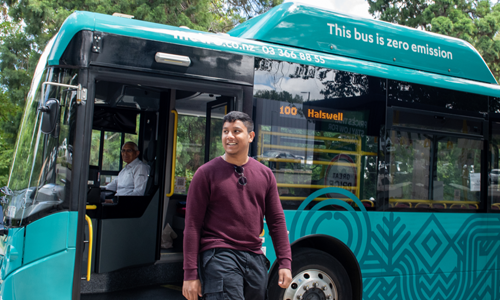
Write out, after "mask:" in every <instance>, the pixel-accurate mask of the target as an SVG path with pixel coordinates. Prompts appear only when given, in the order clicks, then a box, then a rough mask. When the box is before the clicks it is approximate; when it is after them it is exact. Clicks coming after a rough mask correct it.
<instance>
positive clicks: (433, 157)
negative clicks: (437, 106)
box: [385, 109, 483, 210]
mask: <svg viewBox="0 0 500 300" xmlns="http://www.w3.org/2000/svg"><path fill="white" fill-rule="evenodd" d="M393 124H394V125H396V126H397V127H398V128H397V129H395V128H393V129H392V130H390V131H389V134H388V138H387V139H386V153H387V157H388V160H387V162H388V164H387V165H386V166H385V168H386V169H387V173H388V176H387V177H386V181H385V182H386V184H387V191H388V197H389V206H390V207H392V208H420V209H468V210H476V209H478V208H479V204H480V195H481V175H480V174H481V155H482V150H483V140H482V139H481V134H482V126H483V123H482V122H481V121H480V120H477V119H469V118H465V117H460V116H452V117H449V116H446V117H445V116H439V115H433V114H431V113H427V114H422V113H419V112H416V113H415V112H410V111H399V110H398V109H395V110H394V111H393ZM413 128H418V129H424V130H427V129H428V131H419V130H418V129H417V130H413ZM431 130H432V131H431ZM444 131H447V132H450V134H448V135H447V134H445V133H444ZM471 133H472V134H471ZM461 134H463V135H461ZM465 134H466V135H465ZM473 135H475V136H473Z"/></svg>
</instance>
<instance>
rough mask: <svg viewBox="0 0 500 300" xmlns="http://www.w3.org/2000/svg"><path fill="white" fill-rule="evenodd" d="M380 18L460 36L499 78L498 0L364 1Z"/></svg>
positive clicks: (499, 27) (499, 17) (499, 16)
mask: <svg viewBox="0 0 500 300" xmlns="http://www.w3.org/2000/svg"><path fill="white" fill-rule="evenodd" d="M367 1H368V3H369V5H370V8H369V12H370V13H371V14H372V15H373V16H374V17H375V18H378V19H380V20H384V21H388V22H392V23H398V24H401V25H406V26H409V27H415V28H420V29H423V30H427V31H432V32H436V33H440V34H444V35H448V36H452V37H457V38H460V39H463V40H465V41H467V42H469V43H470V44H472V45H473V46H474V47H475V48H476V49H477V50H478V51H479V53H480V54H481V56H482V57H483V58H484V60H485V61H486V64H487V65H488V67H489V68H490V70H491V72H492V73H493V75H494V76H495V78H496V79H497V81H498V80H500V39H498V38H495V37H496V35H497V32H498V31H499V30H500V3H498V2H497V3H495V4H492V2H490V1H489V0H436V1H433V2H429V1H426V0H367Z"/></svg>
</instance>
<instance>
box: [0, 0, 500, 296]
mask: <svg viewBox="0 0 500 300" xmlns="http://www.w3.org/2000/svg"><path fill="white" fill-rule="evenodd" d="M232 110H238V111H243V112H246V113H248V114H249V115H251V116H252V118H253V120H254V121H255V131H256V138H255V140H254V142H253V143H252V144H251V149H250V153H249V155H250V156H251V157H253V158H254V159H256V160H258V161H260V162H261V163H263V164H264V165H266V166H268V167H269V168H270V169H271V170H272V171H273V173H274V175H275V176H276V180H277V183H278V190H279V194H280V198H281V201H282V205H283V209H284V211H285V217H286V221H287V226H288V231H289V239H290V243H291V247H292V252H293V274H292V275H293V282H292V284H291V285H290V287H289V288H287V289H280V288H279V287H278V286H277V284H276V283H277V280H276V276H277V270H276V265H275V264H272V265H271V268H270V270H269V290H268V293H269V299H271V300H278V299H279V300H292V299H309V300H312V299H337V300H347V299H356V300H360V299H365V300H371V299H408V300H410V299H436V300H439V299H481V300H482V299H500V285H498V280H499V278H500V268H499V261H500V236H499V232H500V182H499V176H500V175H499V174H500V86H499V85H498V84H497V82H496V80H495V78H494V76H493V75H492V73H491V71H490V70H489V69H488V67H487V65H486V63H485V62H484V60H483V59H482V58H481V56H480V55H479V53H478V52H477V51H476V50H475V49H474V48H473V47H472V46H471V45H470V44H468V43H466V42H464V41H462V40H459V39H455V38H451V37H446V36H442V35H437V34H433V33H429V32H424V31H421V30H415V29H411V28H407V27H402V26H398V25H394V24H390V23H385V22H380V21H375V20H368V19H363V18H358V17H353V16H347V15H343V14H340V13H336V12H331V11H327V10H324V9H320V8H317V7H314V6H308V5H305V4H299V3H293V2H288V3H285V4H282V5H279V6H277V7H275V8H273V9H271V10H269V11H268V12H267V13H265V14H263V15H260V16H257V17H255V18H253V19H251V20H249V21H247V22H245V23H243V24H241V25H239V26H237V27H235V28H234V29H233V30H232V31H230V32H229V33H228V34H223V33H219V34H216V33H206V32H198V31H194V30H190V29H189V28H183V27H182V28H181V27H172V26H166V25H161V24H153V23H148V22H144V21H138V20H133V19H130V18H123V17H118V16H109V15H102V14H97V13H89V12H74V13H73V14H71V15H70V16H69V17H68V19H67V20H66V21H65V22H64V24H63V25H62V27H61V29H60V30H59V32H58V33H57V35H56V36H55V37H54V38H53V39H52V40H51V41H50V42H49V43H48V45H47V46H46V48H45V50H44V51H43V54H42V56H41V59H40V61H39V63H38V66H37V68H36V72H35V75H34V77H33V82H32V84H31V89H30V92H29V94H28V96H27V101H26V108H25V112H24V117H23V119H22V123H21V126H20V129H19V135H18V139H17V144H16V149H15V153H14V161H13V165H12V169H11V173H10V177H9V183H8V187H5V188H3V189H2V191H3V192H4V195H3V197H2V207H3V213H4V226H5V230H4V234H3V236H2V238H1V239H0V240H1V243H0V248H1V250H2V254H3V255H2V259H1V284H0V289H1V292H0V299H2V300H11V299H12V300H14V299H16V300H24V299H51V300H53V299H92V298H91V297H93V296H94V295H95V294H99V293H109V292H114V291H120V290H126V289H129V288H132V287H136V286H155V285H165V284H174V283H178V282H181V281H182V275H183V273H182V261H183V257H182V239H183V228H184V216H185V207H186V194H187V191H188V190H189V184H190V182H191V179H192V176H193V174H194V172H195V171H196V170H197V168H198V167H199V166H201V165H202V164H203V163H205V162H207V161H209V160H210V159H212V158H214V157H217V156H219V155H221V154H223V148H222V145H221V141H220V136H221V128H222V127H221V126H222V124H221V122H222V117H223V116H224V114H226V113H227V112H228V111H232ZM127 141H134V142H136V143H137V145H138V147H139V150H140V157H139V158H140V159H141V160H142V161H143V162H144V163H146V164H148V165H149V167H150V173H149V177H148V182H147V187H146V191H145V194H144V195H142V196H115V197H114V198H113V201H104V202H103V201H102V200H101V189H102V187H103V186H105V185H106V184H107V183H109V182H111V181H112V180H113V178H115V177H116V176H117V175H118V173H119V172H120V170H121V169H122V168H123V167H124V162H123V161H122V159H121V156H120V148H121V146H122V145H123V144H124V143H125V142H127ZM264 221H265V220H264ZM261 239H262V249H263V252H264V253H265V254H266V256H267V257H268V258H269V260H270V261H271V262H274V261H275V258H276V257H275V252H274V250H273V246H272V241H271V239H270V237H269V236H268V232H267V228H266V226H265V223H264V228H263V232H262V234H261Z"/></svg>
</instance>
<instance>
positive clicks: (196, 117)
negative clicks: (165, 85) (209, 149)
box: [174, 90, 220, 195]
mask: <svg viewBox="0 0 500 300" xmlns="http://www.w3.org/2000/svg"><path fill="white" fill-rule="evenodd" d="M175 95H176V96H175V97H176V100H175V109H176V111H177V113H178V120H177V145H176V157H175V159H176V163H175V177H174V194H180V195H186V194H187V191H188V189H189V184H190V183H191V180H192V179H193V176H194V173H195V172H196V170H197V169H198V168H199V167H200V166H201V165H202V164H204V162H205V151H206V144H205V143H206V139H205V137H206V136H207V134H206V131H207V103H210V102H213V101H215V100H216V99H217V97H219V96H220V95H214V94H208V93H201V92H192V91H183V90H176V91H175ZM217 108H218V107H217ZM217 108H216V109H217ZM217 113H218V111H217V110H216V113H215V115H217Z"/></svg>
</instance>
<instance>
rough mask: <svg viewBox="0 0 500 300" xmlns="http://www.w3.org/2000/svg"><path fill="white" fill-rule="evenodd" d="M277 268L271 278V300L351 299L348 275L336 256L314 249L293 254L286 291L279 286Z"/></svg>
mask: <svg viewBox="0 0 500 300" xmlns="http://www.w3.org/2000/svg"><path fill="white" fill-rule="evenodd" d="M278 278H279V275H278V269H277V268H276V269H275V270H274V271H273V273H272V274H271V276H270V281H269V289H268V295H269V298H268V299H269V300H351V299H352V289H351V281H350V280H349V275H347V272H346V270H345V269H344V267H343V266H342V264H341V263H340V262H339V261H338V260H337V259H335V257H333V256H331V255H329V254H327V253H326V252H323V251H319V250H316V249H312V248H300V249H298V250H297V251H295V253H294V254H293V260H292V278H293V279H292V283H291V284H290V286H289V287H288V288H287V289H282V288H280V287H279V285H278Z"/></svg>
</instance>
